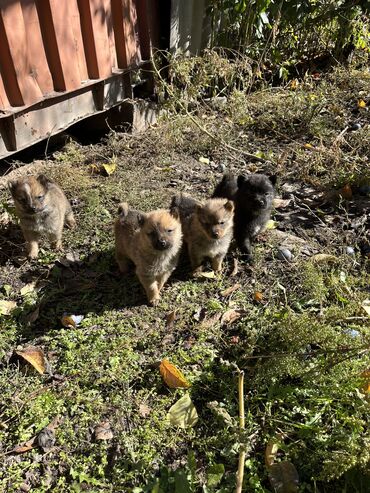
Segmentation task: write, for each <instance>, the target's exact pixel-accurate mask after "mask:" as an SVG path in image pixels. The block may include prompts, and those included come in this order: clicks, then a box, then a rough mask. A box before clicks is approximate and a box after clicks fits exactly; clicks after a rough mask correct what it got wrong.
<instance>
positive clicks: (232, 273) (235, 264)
mask: <svg viewBox="0 0 370 493" xmlns="http://www.w3.org/2000/svg"><path fill="white" fill-rule="evenodd" d="M238 272H239V264H238V259H237V258H235V257H234V258H233V270H232V271H231V274H230V277H234V276H236V274H237V273H238Z"/></svg>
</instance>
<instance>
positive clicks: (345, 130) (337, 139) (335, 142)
mask: <svg viewBox="0 0 370 493" xmlns="http://www.w3.org/2000/svg"><path fill="white" fill-rule="evenodd" d="M348 129H349V127H345V128H344V129H343V130H342V131H341V133H340V134H339V135H337V136H336V137H335V139H334V141H333V143H332V145H331V147H334V146H335V145H336V144H337V143H338V142H339V141H340V140H341V138H342V137H343V136H344V134H345V133H347V131H348Z"/></svg>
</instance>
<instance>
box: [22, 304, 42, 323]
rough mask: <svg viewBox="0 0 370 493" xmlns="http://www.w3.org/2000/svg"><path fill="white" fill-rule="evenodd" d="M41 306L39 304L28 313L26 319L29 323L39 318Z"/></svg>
mask: <svg viewBox="0 0 370 493" xmlns="http://www.w3.org/2000/svg"><path fill="white" fill-rule="evenodd" d="M39 314H40V307H39V306H37V307H36V308H35V309H34V310H33V311H32V312H30V313H28V314H27V316H26V317H25V321H26V323H28V324H33V323H34V322H36V320H37V319H38V318H39Z"/></svg>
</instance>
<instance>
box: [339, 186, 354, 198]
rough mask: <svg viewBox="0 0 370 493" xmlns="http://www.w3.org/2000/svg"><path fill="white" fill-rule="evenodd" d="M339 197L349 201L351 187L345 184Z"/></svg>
mask: <svg viewBox="0 0 370 493" xmlns="http://www.w3.org/2000/svg"><path fill="white" fill-rule="evenodd" d="M340 194H341V196H342V197H343V198H344V199H346V200H351V198H352V188H351V185H349V184H348V183H347V185H344V187H343V188H342V189H341V191H340Z"/></svg>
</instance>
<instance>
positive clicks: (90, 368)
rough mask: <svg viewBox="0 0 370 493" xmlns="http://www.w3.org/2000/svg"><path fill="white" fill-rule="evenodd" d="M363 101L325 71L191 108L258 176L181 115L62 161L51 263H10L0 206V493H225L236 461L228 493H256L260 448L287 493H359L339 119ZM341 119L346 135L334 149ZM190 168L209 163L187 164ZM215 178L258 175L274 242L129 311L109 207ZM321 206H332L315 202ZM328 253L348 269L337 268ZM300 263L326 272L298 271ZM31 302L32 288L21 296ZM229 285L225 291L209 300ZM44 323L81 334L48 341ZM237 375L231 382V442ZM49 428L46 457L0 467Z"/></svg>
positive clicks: (350, 137) (139, 296)
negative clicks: (64, 208)
mask: <svg viewBox="0 0 370 493" xmlns="http://www.w3.org/2000/svg"><path fill="white" fill-rule="evenodd" d="M181 69H182V70H185V69H186V67H185V68H184V67H181ZM181 76H182V77H185V79H181V80H186V83H187V84H188V83H190V82H189V81H191V78H190V79H189V78H186V73H185V74H184V73H182V74H181ZM190 89H191V90H190ZM190 89H189V91H188V92H189V93H191V94H192V95H193V97H194V98H195V99H196V92H195V91H194V90H193V89H194V88H190ZM368 90H369V76H368V74H367V73H366V72H365V71H356V70H354V69H351V70H343V69H338V70H336V71H334V72H332V73H330V74H328V75H327V76H326V77H322V80H321V81H315V82H314V81H310V80H306V81H303V82H302V83H301V85H300V86H299V87H298V88H297V89H292V88H291V87H289V86H288V87H286V88H280V89H278V90H275V89H274V90H272V89H270V88H268V87H263V88H261V90H259V91H256V92H254V93H251V94H249V95H248V94H247V92H248V91H244V90H242V89H241V88H240V87H239V88H238V89H237V90H234V91H231V93H230V94H229V96H228V103H227V105H226V106H223V107H221V109H220V108H218V109H217V110H216V109H213V108H212V107H211V105H209V104H208V105H206V106H204V105H202V104H201V103H199V101H198V102H197V103H196V104H197V110H196V113H195V117H194V116H193V119H194V118H196V119H197V122H198V123H199V124H200V125H201V126H204V127H205V128H206V129H207V131H208V132H209V133H211V135H217V137H218V138H219V137H221V138H222V141H223V142H224V143H227V144H229V145H232V146H234V147H237V148H239V149H244V150H247V151H248V152H250V153H255V152H260V153H262V155H263V156H265V157H267V161H266V162H265V163H262V164H261V163H256V162H249V161H248V160H246V159H244V158H243V155H242V154H240V153H234V152H232V151H230V149H228V148H227V147H226V146H225V145H224V144H223V143H222V142H220V140H219V139H218V140H215V139H213V138H212V137H210V136H209V135H208V134H207V133H204V132H202V131H201V130H200V129H199V127H198V126H197V125H195V124H194V120H193V119H191V118H189V115H187V114H186V113H181V114H178V113H177V114H173V113H170V114H169V113H167V116H165V117H163V118H162V120H161V121H160V122H159V124H158V125H157V126H155V127H152V128H151V129H149V130H148V131H147V132H145V133H143V134H138V135H130V134H119V133H112V134H110V135H109V136H108V137H107V138H106V139H105V140H104V141H102V142H101V143H99V144H96V145H94V146H89V147H83V146H80V145H79V144H77V143H75V142H70V143H69V144H68V145H67V146H66V147H65V148H64V149H63V150H62V151H60V152H59V153H57V154H56V155H55V156H54V159H52V160H50V161H48V162H45V163H44V166H45V169H46V171H45V172H46V173H47V174H48V175H49V176H50V177H52V178H53V179H55V180H56V181H57V182H58V183H60V185H61V186H62V187H63V188H64V190H65V191H66V193H67V195H68V197H69V199H71V201H72V203H73V208H74V211H75V214H76V218H77V221H78V227H77V229H76V230H74V231H65V236H64V246H65V252H64V255H60V254H56V253H55V252H52V251H50V250H49V247H48V245H47V243H46V244H45V245H43V249H42V250H41V254H40V257H39V259H38V260H37V261H34V262H28V261H25V260H23V259H22V258H21V256H22V252H23V245H22V236H21V234H20V232H19V228H18V226H17V224H16V219H15V218H14V217H13V216H12V215H11V208H10V206H11V201H10V198H9V195H8V193H7V191H6V190H5V189H3V190H1V191H0V203H1V204H2V206H1V207H2V209H1V210H0V214H2V215H1V216H0V217H1V218H2V219H1V221H2V222H1V224H0V226H1V229H2V231H1V240H0V241H1V255H0V262H1V273H0V282H1V284H0V286H1V288H0V299H3V300H7V301H15V302H16V303H17V307H16V309H15V310H14V311H13V312H12V313H11V314H10V315H3V316H1V331H0V357H1V367H2V371H1V376H0V385H1V389H2V392H1V394H2V397H1V404H0V454H1V455H2V463H1V466H0V490H1V491H4V492H5V491H7V492H16V491H20V488H23V489H21V491H26V490H27V488H28V487H29V488H30V489H32V491H35V492H40V493H41V492H46V491H55V492H63V493H65V492H80V491H93V492H94V491H107V492H108V491H112V492H113V491H114V492H120V491H122V492H126V491H132V492H135V493H140V492H168V493H170V492H175V493H181V492H183V491H187V492H191V491H193V492H197V491H204V492H205V491H209V492H211V491H217V492H225V493H226V492H229V491H233V490H234V488H235V473H236V470H237V463H238V454H239V444H240V442H242V443H245V447H246V452H247V461H246V465H245V479H244V491H247V492H268V491H273V490H272V487H271V485H270V483H269V479H268V472H267V470H266V467H265V462H264V452H265V449H266V445H267V444H268V443H269V442H270V441H271V440H274V439H276V437H277V436H278V437H280V438H279V440H280V448H279V452H278V455H277V458H276V460H277V461H284V460H288V461H291V462H292V463H293V464H294V466H295V467H296V469H297V471H298V475H299V479H300V491H303V492H314V491H317V492H318V491H320V492H332V491H354V492H365V491H369V489H368V484H369V475H370V472H369V460H370V457H369V450H370V448H369V445H370V443H369V434H368V419H369V400H368V394H366V392H365V391H364V387H363V385H364V380H363V379H362V378H361V373H362V372H364V371H365V370H367V369H368V368H369V365H370V361H369V353H368V348H369V337H370V334H369V323H368V320H369V319H368V318H366V313H365V311H364V310H363V309H362V306H361V305H362V303H363V301H364V300H365V299H366V298H368V297H369V293H368V258H367V257H366V255H364V254H363V252H364V251H363V245H364V242H365V243H366V241H368V239H367V237H366V234H367V233H366V225H368V223H366V222H364V223H362V225H360V226H359V227H355V226H354V222H355V220H359V219H360V218H361V217H362V216H363V214H364V212H365V208H366V206H368V199H367V198H366V197H364V196H363V195H361V194H360V192H359V191H358V189H359V187H360V186H361V185H363V184H366V183H369V181H368V180H369V171H368V158H367V144H366V136H367V135H368V129H369V122H368V112H366V111H362V110H360V109H358V108H357V100H358V97H359V94H360V93H361V91H367V93H368ZM361 94H362V93H361ZM180 103H181V101H180ZM337 116H338V118H337ZM353 119H355V120H357V121H360V122H361V129H360V130H358V131H357V132H352V133H350V134H349V133H348V134H346V135H345V136H344V138H343V140H341V141H340V142H338V143H336V144H334V142H335V139H336V137H337V136H338V135H339V134H340V132H341V130H343V128H344V127H345V126H346V125H348V124H349V123H350V122H351V121H352V120H353ZM307 143H309V144H311V145H312V146H313V147H312V148H310V147H308V148H307V147H304V144H307ZM202 156H203V157H207V158H209V160H210V163H209V164H204V163H201V162H199V157H202ZM112 160H115V162H117V170H116V171H115V173H113V174H112V175H111V176H103V175H102V174H95V173H93V172H92V168H91V165H92V164H101V163H106V162H110V161H112ZM224 167H225V168H227V169H231V170H232V171H234V172H240V171H243V170H245V169H249V170H252V171H266V172H270V171H271V172H272V171H275V170H277V172H278V174H279V182H280V184H279V193H280V195H282V196H283V197H285V198H288V197H289V194H292V198H293V200H292V202H291V204H290V205H288V206H287V207H286V208H284V209H277V210H276V211H275V213H274V215H275V220H276V221H277V223H278V228H279V229H280V230H282V231H284V233H283V236H281V235H280V236H279V235H277V234H276V232H275V231H270V232H268V233H267V234H266V235H264V237H263V238H261V239H260V241H259V242H258V244H257V245H256V254H255V257H256V258H255V263H254V265H253V266H252V267H251V266H249V265H246V264H244V263H243V262H242V261H241V260H240V259H239V267H238V272H237V274H236V275H235V276H231V275H230V274H231V272H232V270H233V265H234V259H238V254H237V252H235V251H231V252H230V253H229V255H228V257H227V261H226V265H225V269H224V272H223V273H222V275H220V276H217V277H216V278H215V279H209V280H208V279H204V280H200V279H197V280H194V279H191V278H189V275H188V272H189V269H188V265H187V263H186V261H184V262H182V263H181V264H180V266H179V268H178V270H177V271H176V273H175V274H174V276H173V277H172V278H171V280H170V282H169V283H168V285H166V287H165V290H164V293H163V297H162V299H161V302H160V304H159V306H158V307H157V308H151V307H148V306H146V304H145V297H144V294H143V292H142V289H141V287H140V285H139V283H138V281H137V279H136V278H135V276H134V275H129V276H128V277H127V278H121V277H120V276H119V275H118V274H117V267H116V265H115V262H114V259H113V252H112V248H113V236H112V222H113V219H114V217H115V214H116V209H117V205H118V203H119V202H120V201H121V200H127V201H128V202H129V203H131V204H132V205H133V206H134V207H140V208H141V209H143V210H150V209H153V208H156V207H163V206H167V205H168V204H169V201H170V198H171V196H172V195H173V194H174V193H178V192H180V191H186V192H188V193H189V192H190V193H192V194H193V195H195V196H196V197H198V198H202V197H207V196H209V194H210V193H211V191H212V188H213V186H214V184H215V183H216V181H217V180H218V179H219V178H220V177H221V170H222V169H223V168H224ZM346 184H350V186H351V187H352V190H353V197H352V199H351V200H349V201H348V200H345V199H343V198H342V197H341V195H340V190H341V187H343V185H346ZM285 185H289V186H291V187H292V188H291V190H292V191H291V192H289V190H290V189H289V190H288V189H287V188H285ZM332 192H334V196H335V199H334V200H331V199H329V198H327V197H329V196H330V197H332V196H333V195H332ZM366 200H367V202H366ZM317 204H318V205H317ZM366 204H367V205H366ZM6 211H10V212H9V213H8V212H6ZM287 233H289V234H293V235H294V237H295V238H296V237H297V236H298V237H300V238H301V239H303V240H304V245H302V243H295V244H294V245H292V246H290V249H291V250H292V251H293V253H294V255H295V257H294V260H293V262H291V263H288V262H283V261H281V260H279V259H278V258H277V255H276V254H277V250H276V249H277V246H279V245H280V244H281V242H282V239H283V238H285V237H286V234H287ZM348 245H350V246H352V247H353V248H354V249H355V254H354V255H348V254H346V253H345V247H346V246H348ZM316 253H327V254H332V255H335V261H322V262H316V261H315V259H314V255H315V254H316ZM67 254H68V255H67ZM31 282H34V283H35V288H34V289H33V290H31V292H29V293H26V294H21V289H22V288H23V287H24V286H25V285H27V284H29V283H31ZM236 283H238V284H240V287H239V288H236V289H235V290H234V291H233V292H232V293H231V294H230V295H226V296H225V295H223V294H222V293H223V292H224V290H225V289H227V288H230V287H233V286H234V285H235V284H236ZM256 291H259V292H261V293H262V295H263V300H262V303H259V302H256V301H255V299H254V294H255V292H256ZM36 309H37V310H38V314H37V312H36ZM229 309H238V310H242V316H241V318H239V319H238V320H236V321H235V322H234V323H232V324H230V325H227V324H224V323H222V322H221V315H222V314H223V313H225V312H226V311H227V310H229ZM173 311H175V312H176V314H175V320H174V322H173V324H172V325H171V324H169V323H168V316H169V314H171V313H172V312H173ZM64 313H67V314H75V315H83V316H84V318H83V320H82V322H81V323H80V324H79V325H78V326H77V327H75V328H65V327H63V325H62V323H61V318H62V316H63V314H64ZM35 317H36V318H35ZM32 319H33V321H32ZM30 320H31V322H30ZM30 344H32V345H35V346H38V347H41V348H42V349H43V350H44V352H45V354H46V355H47V358H48V360H49V362H50V365H51V368H52V371H53V375H54V376H52V377H51V376H50V375H46V374H45V375H39V374H35V373H33V372H32V369H31V368H30V367H29V366H27V365H23V364H21V362H20V361H19V359H16V358H15V357H14V353H13V352H14V350H15V349H17V348H18V347H25V346H28V345H30ZM163 358H168V359H170V360H171V362H173V363H174V364H175V365H177V366H178V367H179V368H180V369H181V370H182V372H183V373H184V374H185V376H186V378H187V379H188V380H189V381H190V383H191V384H192V386H191V388H190V390H189V392H190V395H191V398H192V401H193V402H194V404H195V406H196V408H197V411H198V415H199V420H198V423H197V425H196V426H195V427H194V428H189V429H186V430H181V429H176V428H171V427H170V426H169V425H168V423H167V421H166V415H167V412H168V410H169V408H170V407H171V405H172V404H174V403H175V402H176V400H177V399H178V398H179V397H181V396H182V395H183V394H184V391H183V390H181V389H177V390H174V389H169V388H167V387H166V385H165V384H164V382H163V380H162V378H161V376H160V373H159V370H158V363H159V362H160V361H161V360H162V359H163ZM237 368H241V369H243V370H244V372H245V392H246V402H245V405H246V429H245V432H244V433H243V435H242V436H240V435H239V432H238V426H237V424H238V395H237V393H238V391H237ZM143 406H144V407H143ZM143 409H145V412H143ZM56 416H58V417H59V425H58V426H57V428H56V430H55V434H56V441H55V445H54V446H53V447H52V448H51V450H49V451H46V452H44V451H43V450H42V449H40V448H37V447H36V448H34V449H32V450H30V451H28V452H25V453H23V454H15V453H12V452H11V451H12V449H13V448H14V447H15V446H16V445H18V444H22V443H24V442H26V441H27V440H29V439H30V438H32V437H33V436H35V435H36V434H37V433H38V432H39V431H40V430H42V429H43V428H44V427H45V426H46V425H48V423H50V422H51V421H52V420H53V419H54V418H55V417H56ZM102 421H109V423H110V426H111V429H112V431H113V438H112V439H110V440H107V441H101V440H96V439H95V438H94V429H95V427H96V425H97V424H99V423H100V422H102Z"/></svg>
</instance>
